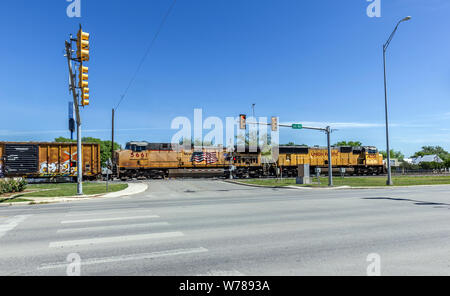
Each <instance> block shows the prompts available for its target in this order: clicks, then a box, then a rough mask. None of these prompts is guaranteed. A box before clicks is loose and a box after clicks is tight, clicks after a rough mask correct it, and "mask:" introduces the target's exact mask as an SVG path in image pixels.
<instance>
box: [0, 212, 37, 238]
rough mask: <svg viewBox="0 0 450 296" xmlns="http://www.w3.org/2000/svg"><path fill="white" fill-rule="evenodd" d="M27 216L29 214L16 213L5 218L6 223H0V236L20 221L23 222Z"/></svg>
mask: <svg viewBox="0 0 450 296" xmlns="http://www.w3.org/2000/svg"><path fill="white" fill-rule="evenodd" d="M29 216H31V215H18V216H14V217H12V218H11V219H8V220H6V224H2V225H0V238H1V237H2V236H4V235H5V234H6V233H7V232H8V231H11V230H13V229H14V228H16V226H17V225H19V223H20V222H23V221H24V220H25V219H26V218H28V217H29Z"/></svg>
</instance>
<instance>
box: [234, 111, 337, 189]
mask: <svg viewBox="0 0 450 296" xmlns="http://www.w3.org/2000/svg"><path fill="white" fill-rule="evenodd" d="M243 116H244V117H243ZM240 119H241V123H240V125H241V128H242V125H243V124H244V125H245V115H243V114H242V115H240ZM272 121H273V120H272ZM274 123H275V125H276V126H278V127H289V128H293V129H309V130H316V131H322V132H325V133H326V134H327V146H328V147H327V148H328V186H330V187H332V186H333V163H332V154H331V132H332V130H331V127H329V126H327V127H326V128H320V127H310V126H303V125H302V124H292V125H289V124H278V122H277V121H275V122H274ZM248 124H256V125H271V126H272V125H273V123H262V122H256V123H255V122H249V123H248ZM272 128H273V127H272Z"/></svg>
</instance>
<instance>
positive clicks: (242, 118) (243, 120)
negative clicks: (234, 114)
mask: <svg viewBox="0 0 450 296" xmlns="http://www.w3.org/2000/svg"><path fill="white" fill-rule="evenodd" d="M239 120H240V122H239V128H240V129H241V130H245V126H246V120H247V115H245V114H241V115H239Z"/></svg>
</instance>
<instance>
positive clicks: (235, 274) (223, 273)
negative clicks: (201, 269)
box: [197, 269, 245, 276]
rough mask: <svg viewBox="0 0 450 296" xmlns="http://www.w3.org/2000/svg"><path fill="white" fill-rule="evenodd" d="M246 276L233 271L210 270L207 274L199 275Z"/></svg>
mask: <svg viewBox="0 0 450 296" xmlns="http://www.w3.org/2000/svg"><path fill="white" fill-rule="evenodd" d="M244 275H245V274H243V273H241V272H239V271H237V270H236V269H233V270H210V271H208V272H207V273H205V274H198V275H197V276H244Z"/></svg>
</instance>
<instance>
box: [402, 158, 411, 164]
mask: <svg viewBox="0 0 450 296" xmlns="http://www.w3.org/2000/svg"><path fill="white" fill-rule="evenodd" d="M403 162H406V163H409V164H413V158H404V159H403Z"/></svg>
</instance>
